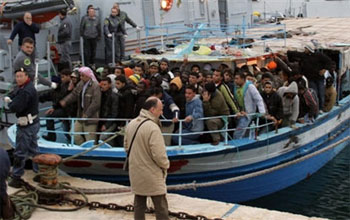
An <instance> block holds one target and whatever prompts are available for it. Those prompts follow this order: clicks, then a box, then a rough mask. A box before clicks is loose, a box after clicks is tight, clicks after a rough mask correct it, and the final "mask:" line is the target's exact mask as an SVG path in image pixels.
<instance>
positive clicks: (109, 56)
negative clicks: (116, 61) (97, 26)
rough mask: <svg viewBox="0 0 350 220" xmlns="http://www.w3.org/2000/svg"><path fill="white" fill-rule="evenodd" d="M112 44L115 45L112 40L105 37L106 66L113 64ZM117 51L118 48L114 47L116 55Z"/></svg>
mask: <svg viewBox="0 0 350 220" xmlns="http://www.w3.org/2000/svg"><path fill="white" fill-rule="evenodd" d="M112 44H113V40H112V38H111V37H105V63H106V64H109V63H113V45H112ZM114 44H115V42H114ZM115 49H116V47H115V45H114V54H115V53H116V50H115ZM115 57H116V56H115ZM115 57H114V58H115Z"/></svg>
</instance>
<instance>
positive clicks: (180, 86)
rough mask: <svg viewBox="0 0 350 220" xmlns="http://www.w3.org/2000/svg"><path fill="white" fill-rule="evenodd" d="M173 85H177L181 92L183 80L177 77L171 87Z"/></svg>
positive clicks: (172, 81)
mask: <svg viewBox="0 0 350 220" xmlns="http://www.w3.org/2000/svg"><path fill="white" fill-rule="evenodd" d="M171 84H174V85H176V87H177V90H180V89H181V88H182V82H181V78H180V77H178V76H177V77H175V78H174V79H172V80H171V81H170V85H171Z"/></svg>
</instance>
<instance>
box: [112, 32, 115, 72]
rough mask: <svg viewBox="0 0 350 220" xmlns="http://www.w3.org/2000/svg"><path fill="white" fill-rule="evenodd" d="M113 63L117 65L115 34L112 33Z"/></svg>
mask: <svg viewBox="0 0 350 220" xmlns="http://www.w3.org/2000/svg"><path fill="white" fill-rule="evenodd" d="M112 64H113V66H114V65H115V34H114V32H113V33H112Z"/></svg>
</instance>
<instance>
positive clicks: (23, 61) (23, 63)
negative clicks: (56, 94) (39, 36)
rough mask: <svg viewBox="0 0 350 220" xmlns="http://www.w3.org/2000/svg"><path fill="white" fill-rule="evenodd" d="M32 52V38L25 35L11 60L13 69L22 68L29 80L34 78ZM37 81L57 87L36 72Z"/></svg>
mask: <svg viewBox="0 0 350 220" xmlns="http://www.w3.org/2000/svg"><path fill="white" fill-rule="evenodd" d="M32 53H34V40H33V39H32V38H29V37H26V38H24V39H23V42H22V46H21V51H19V52H18V54H17V56H16V58H15V60H14V61H13V69H14V70H19V69H20V68H24V69H25V70H26V73H27V74H28V76H29V78H30V79H31V81H33V80H34V78H35V61H34V58H33V56H31V55H32ZM38 82H39V83H40V84H43V85H45V86H49V87H51V88H53V89H55V88H56V87H57V84H56V83H54V82H50V81H49V80H47V79H45V78H44V77H43V76H41V75H40V74H38Z"/></svg>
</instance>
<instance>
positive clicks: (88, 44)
mask: <svg viewBox="0 0 350 220" xmlns="http://www.w3.org/2000/svg"><path fill="white" fill-rule="evenodd" d="M96 46H97V38H93V39H84V60H85V66H88V65H92V64H94V63H95V56H96Z"/></svg>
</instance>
